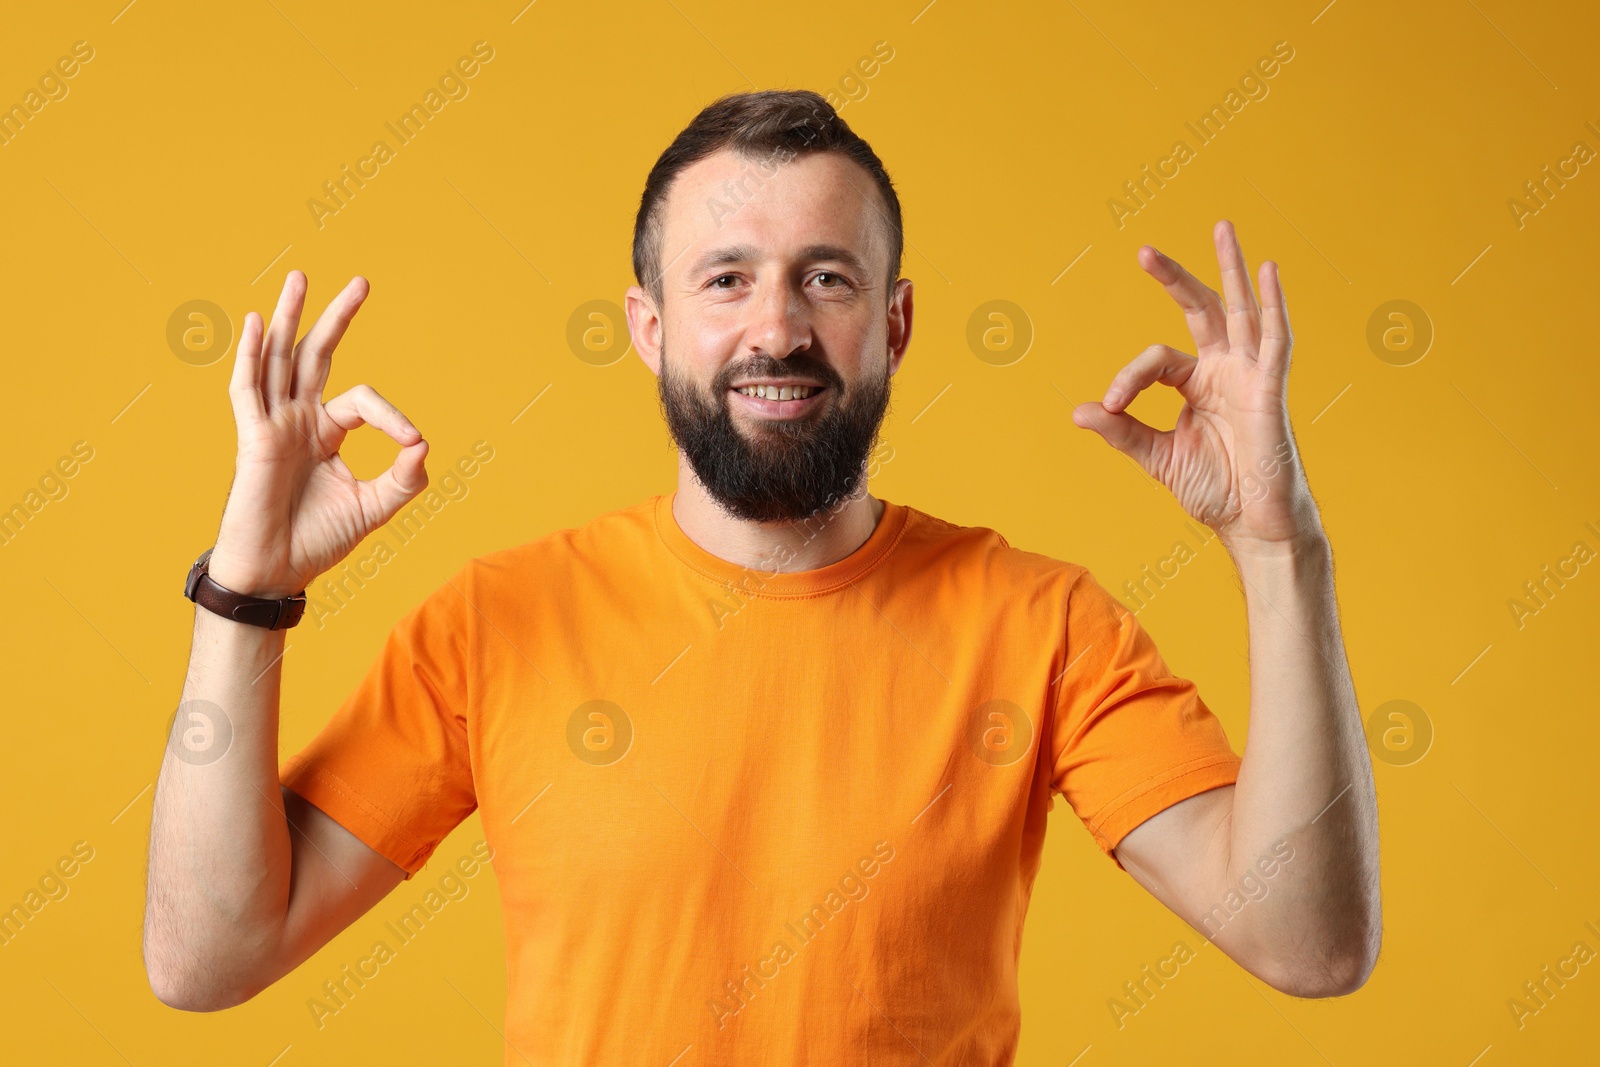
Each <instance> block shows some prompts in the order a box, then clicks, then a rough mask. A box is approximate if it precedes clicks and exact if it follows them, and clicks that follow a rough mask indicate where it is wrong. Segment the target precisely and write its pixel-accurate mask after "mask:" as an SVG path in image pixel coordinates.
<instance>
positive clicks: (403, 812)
mask: <svg viewBox="0 0 1600 1067" xmlns="http://www.w3.org/2000/svg"><path fill="white" fill-rule="evenodd" d="M470 567H471V564H468V565H467V567H463V568H462V569H461V570H460V571H458V572H457V573H456V575H455V576H453V577H452V578H451V579H450V580H449V581H447V582H446V583H445V584H444V585H442V586H440V587H439V588H438V589H437V590H436V591H435V592H433V593H432V594H431V595H429V596H428V598H427V599H426V600H424V601H423V602H422V603H421V604H420V605H418V606H417V607H416V608H413V609H412V610H411V611H410V612H409V613H407V614H406V615H405V616H404V617H403V618H401V619H400V621H399V622H397V623H396V624H395V625H394V627H393V629H391V630H390V631H389V634H388V637H387V638H386V639H385V640H384V644H383V648H382V649H381V651H380V652H379V653H378V657H377V659H376V660H374V661H373V663H372V665H371V666H370V667H369V668H368V669H367V673H366V675H365V677H363V678H362V680H361V682H360V684H359V685H358V686H357V687H356V689H355V691H354V692H352V693H351V694H350V696H349V697H348V698H346V699H345V701H344V703H343V704H342V705H340V707H339V708H338V710H337V711H335V712H334V714H333V717H332V718H331V719H330V720H329V721H328V723H327V724H326V725H325V726H324V727H323V728H322V731H321V732H320V733H318V734H317V735H316V736H315V737H314V738H313V739H312V740H311V742H310V744H308V745H306V746H305V748H303V749H302V750H301V751H300V752H298V753H297V754H295V755H293V756H291V757H290V758H289V759H288V760H286V761H285V762H284V763H283V765H282V766H281V767H280V769H279V775H278V777H279V781H281V782H282V783H283V784H284V785H286V786H288V787H289V788H290V789H291V790H293V791H294V792H295V793H298V794H299V795H300V796H302V797H304V798H305V799H306V800H308V801H310V802H311V803H312V804H314V805H316V806H317V807H318V808H320V809H322V810H323V811H324V812H326V813H327V814H328V815H329V816H331V817H332V818H333V819H334V821H335V822H337V823H339V824H340V825H341V826H343V827H344V828H345V829H347V830H349V831H350V832H351V833H352V834H354V835H355V836H356V837H358V838H360V839H361V840H362V841H363V842H365V843H366V844H367V845H368V846H369V847H371V848H372V849H374V850H375V851H377V852H379V853H380V854H382V855H383V856H386V857H387V858H388V859H390V860H391V861H393V862H394V863H395V864H396V865H397V866H399V867H401V868H402V869H404V870H405V872H406V878H407V879H410V878H411V877H412V876H413V875H415V874H416V873H417V871H419V870H421V869H422V865H423V864H424V863H425V862H426V861H427V859H428V857H429V856H430V855H432V853H433V850H434V849H435V848H437V847H438V846H439V843H440V842H441V841H443V840H444V838H445V836H446V835H447V834H449V833H450V831H451V830H453V829H455V827H456V826H457V825H458V824H460V822H461V820H463V819H465V818H466V817H467V816H468V815H470V814H472V812H473V810H474V809H475V808H476V807H477V805H478V802H477V795H476V791H475V790H474V788H473V781H472V763H471V757H470V750H469V748H468V743H467V678H468V663H467V649H468V647H469V636H470V630H469V626H468V623H469V622H470V618H469V615H470V612H471V610H472V609H471V607H470V605H469V604H468V602H467V600H466V599H465V597H466V595H468V594H469V593H470V590H469V588H468V586H467V584H466V582H467V580H468V578H469V574H468V572H469V570H470Z"/></svg>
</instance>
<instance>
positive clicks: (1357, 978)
mask: <svg viewBox="0 0 1600 1067" xmlns="http://www.w3.org/2000/svg"><path fill="white" fill-rule="evenodd" d="M1381 940H1382V932H1381V930H1374V931H1373V932H1372V933H1371V934H1370V935H1363V936H1358V937H1354V938H1350V939H1348V940H1346V941H1344V942H1343V943H1341V944H1340V945H1338V946H1335V947H1332V948H1329V949H1327V950H1325V951H1322V952H1319V953H1317V954H1316V955H1315V956H1314V957H1312V958H1306V957H1304V956H1301V957H1300V958H1298V959H1295V960H1292V961H1286V962H1285V963H1284V964H1283V965H1281V966H1279V967H1276V968H1274V969H1273V972H1272V973H1271V974H1270V975H1264V976H1263V979H1264V980H1265V981H1266V982H1267V984H1268V985H1270V986H1272V987H1273V988H1274V989H1276V990H1278V992H1280V993H1287V994H1288V995H1289V996H1291V997H1302V998H1305V999H1317V998H1323V997H1345V996H1349V995H1350V994H1351V993H1354V992H1355V991H1356V990H1358V989H1360V988H1361V987H1362V986H1364V985H1366V984H1367V979H1368V978H1370V977H1372V972H1373V970H1374V969H1375V968H1376V967H1377V965H1378V950H1379V946H1380V941H1381Z"/></svg>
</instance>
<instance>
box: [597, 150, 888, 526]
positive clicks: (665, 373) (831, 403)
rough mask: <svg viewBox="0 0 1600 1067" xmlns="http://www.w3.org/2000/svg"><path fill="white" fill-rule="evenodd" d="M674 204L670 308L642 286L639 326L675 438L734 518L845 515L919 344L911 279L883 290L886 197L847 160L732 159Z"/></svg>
mask: <svg viewBox="0 0 1600 1067" xmlns="http://www.w3.org/2000/svg"><path fill="white" fill-rule="evenodd" d="M664 208H665V210H664V212H663V216H662V217H663V227H662V240H661V263H660V264H658V267H659V268H662V270H663V273H662V281H661V288H662V301H661V306H660V307H655V306H654V305H653V302H652V301H651V300H649V298H648V294H647V293H646V291H645V290H643V289H641V288H639V287H637V286H635V287H634V288H632V289H630V290H629V292H628V324H629V329H630V331H631V332H632V334H633V338H634V344H635V347H637V348H638V349H639V353H640V355H641V357H642V358H644V360H645V362H646V364H648V365H649V366H650V369H651V370H652V371H653V372H655V373H656V375H657V391H658V394H659V396H660V400H661V405H662V409H663V413H664V414H665V417H666V420H667V426H668V429H669V430H670V431H671V433H672V437H673V440H674V442H675V443H676V444H677V446H678V447H679V449H681V450H682V452H683V454H684V456H685V458H686V459H687V461H688V463H689V465H690V467H691V468H692V469H693V470H694V472H695V476H696V477H697V478H698V479H699V480H700V482H701V484H702V485H704V486H705V488H706V491H707V492H708V493H709V495H710V496H711V497H712V498H713V499H714V500H716V501H717V503H718V504H719V505H720V506H721V507H722V508H723V509H724V510H725V511H727V512H728V513H729V514H731V515H734V516H736V517H738V518H741V519H746V520H753V521H757V522H777V521H782V520H799V519H804V518H806V517H808V516H811V515H814V514H816V513H817V512H818V511H820V510H822V509H824V508H829V507H834V506H837V505H838V504H840V503H842V502H843V500H844V499H845V498H847V497H849V496H851V495H853V494H854V493H855V492H856V491H857V490H858V488H859V486H860V482H861V479H862V477H863V476H864V473H865V467H866V459H867V455H868V453H869V452H870V451H871V449H872V446H873V444H874V443H875V442H876V440H877V433H878V429H879V427H880V425H881V424H882V421H883V416H884V413H885V411H886V410H887V407H888V402H889V377H890V375H892V374H893V373H894V372H895V371H896V370H897V369H898V368H899V365H900V360H901V358H902V357H903V356H904V353H905V347H906V343H907V342H908V341H909V340H910V324H911V283H910V282H909V281H907V280H905V279H900V280H899V281H897V282H896V283H895V286H894V289H893V292H892V294H891V293H890V292H888V291H886V289H885V285H886V281H885V278H886V275H887V274H888V272H889V255H890V248H889V237H888V223H887V219H886V216H885V214H884V212H885V209H884V206H883V202H882V198H881V195H880V194H879V193H878V190H877V186H876V185H875V184H874V183H873V181H872V179H871V177H870V176H869V175H868V174H867V172H866V171H865V170H864V169H863V168H861V167H860V166H859V165H857V164H856V163H855V162H853V161H851V160H849V159H847V158H845V157H844V156H842V155H839V154H837V153H831V152H818V153H811V154H807V155H803V156H797V157H789V158H787V159H786V157H785V156H781V155H780V156H775V157H772V158H770V159H765V160H762V159H746V158H745V157H743V156H740V155H737V154H735V153H733V152H731V151H722V152H718V153H715V154H714V155H711V156H708V157H707V158H705V159H703V160H701V161H700V162H698V163H696V164H694V165H693V166H691V167H688V168H686V169H685V170H683V171H682V172H681V173H680V174H679V175H678V178H677V180H676V181H675V182H674V183H673V185H672V187H671V189H670V191H669V192H668V194H667V198H666V202H665V204H664ZM891 296H892V299H891ZM756 386H761V387H762V388H761V389H760V390H759V392H765V393H767V394H768V395H767V396H766V397H762V396H759V395H750V394H752V393H756V392H758V390H757V389H756V388H755V387H756ZM797 387H798V388H799V389H800V393H801V395H800V396H795V395H794V390H795V389H796V388H797ZM785 389H787V390H788V392H787V393H785V392H783V391H780V390H785Z"/></svg>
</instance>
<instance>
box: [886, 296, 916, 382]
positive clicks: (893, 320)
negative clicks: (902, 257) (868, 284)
mask: <svg viewBox="0 0 1600 1067" xmlns="http://www.w3.org/2000/svg"><path fill="white" fill-rule="evenodd" d="M911 305H912V300H911V279H910V278H901V279H899V280H897V281H896V282H895V283H894V291H893V293H892V294H891V295H890V297H889V373H890V374H891V375H892V374H894V372H895V371H897V370H899V369H900V361H901V360H902V359H904V358H905V355H906V349H907V348H908V347H910V345H911V310H912V307H911Z"/></svg>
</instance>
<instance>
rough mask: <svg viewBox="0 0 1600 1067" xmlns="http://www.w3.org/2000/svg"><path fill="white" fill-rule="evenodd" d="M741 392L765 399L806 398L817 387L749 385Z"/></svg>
mask: <svg viewBox="0 0 1600 1067" xmlns="http://www.w3.org/2000/svg"><path fill="white" fill-rule="evenodd" d="M739 392H741V393H743V394H744V395H745V396H759V397H761V398H762V399H764V400H804V399H805V398H806V397H808V396H810V395H811V394H812V393H814V392H816V388H815V387H813V386H809V385H783V386H778V385H747V386H745V387H744V388H743V389H740V390H739Z"/></svg>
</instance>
